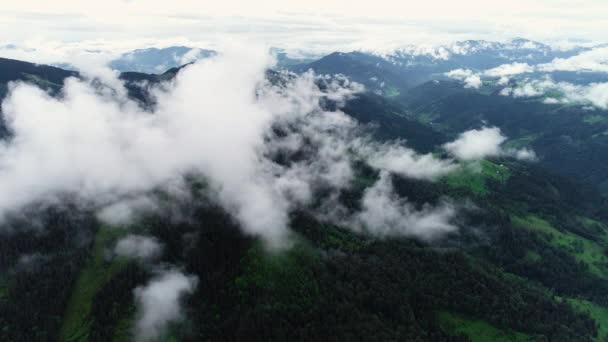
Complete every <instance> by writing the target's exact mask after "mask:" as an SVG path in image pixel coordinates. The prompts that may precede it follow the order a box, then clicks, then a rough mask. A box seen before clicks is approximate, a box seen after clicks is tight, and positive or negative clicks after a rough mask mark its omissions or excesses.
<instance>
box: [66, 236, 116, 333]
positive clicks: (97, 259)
mask: <svg viewBox="0 0 608 342" xmlns="http://www.w3.org/2000/svg"><path fill="white" fill-rule="evenodd" d="M124 234H126V230H124V229H121V228H110V227H102V228H100V229H99V231H98V232H97V235H96V236H95V242H94V244H93V250H92V251H91V255H90V259H89V261H88V262H87V264H86V265H85V266H84V268H83V269H82V271H81V272H80V275H79V276H78V279H77V280H76V284H75V286H74V289H73V290H72V295H71V297H70V299H69V301H68V306H67V309H66V312H65V315H64V317H63V324H62V326H61V331H60V333H59V340H60V341H81V340H86V339H87V336H88V333H89V330H88V329H89V324H90V321H89V314H90V311H91V305H92V303H93V299H94V297H95V294H97V292H98V291H99V290H100V289H101V288H102V287H103V286H104V285H105V284H106V283H107V282H108V281H110V280H111V279H112V277H113V276H114V275H115V274H117V273H118V272H120V270H122V269H123V268H124V267H125V266H126V265H127V263H128V261H127V260H125V259H112V260H111V261H107V260H106V257H105V256H106V250H107V248H108V247H111V245H112V244H113V243H114V241H116V239H117V238H119V237H120V236H122V235H124Z"/></svg>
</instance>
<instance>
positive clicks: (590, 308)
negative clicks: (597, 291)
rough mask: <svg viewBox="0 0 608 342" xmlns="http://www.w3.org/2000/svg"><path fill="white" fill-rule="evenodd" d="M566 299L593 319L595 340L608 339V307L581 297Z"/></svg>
mask: <svg viewBox="0 0 608 342" xmlns="http://www.w3.org/2000/svg"><path fill="white" fill-rule="evenodd" d="M567 301H568V303H570V305H572V307H573V308H574V309H575V310H577V311H579V312H585V313H587V314H588V315H589V316H591V318H593V319H594V320H595V322H596V323H597V327H598V330H597V339H596V340H597V341H608V308H605V307H603V306H599V305H597V304H595V303H592V302H589V301H586V300H582V299H574V298H568V299H567Z"/></svg>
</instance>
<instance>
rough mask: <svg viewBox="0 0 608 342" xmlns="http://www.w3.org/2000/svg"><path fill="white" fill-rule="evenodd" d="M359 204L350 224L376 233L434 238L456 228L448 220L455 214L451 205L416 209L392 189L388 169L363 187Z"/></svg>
mask: <svg viewBox="0 0 608 342" xmlns="http://www.w3.org/2000/svg"><path fill="white" fill-rule="evenodd" d="M361 206H362V210H361V211H360V212H358V213H356V214H355V215H354V216H353V217H352V218H351V219H350V222H349V223H350V226H351V228H353V229H356V230H358V231H361V232H365V233H368V234H372V235H374V236H377V237H394V236H408V237H417V238H420V239H423V240H433V239H436V238H438V237H440V236H443V235H444V234H446V233H449V232H454V231H456V230H457V229H458V228H457V226H455V225H454V224H453V223H451V221H452V220H453V219H454V216H455V214H456V209H455V208H454V206H453V205H451V204H449V203H443V204H440V205H438V206H437V207H432V206H430V205H426V206H425V207H424V208H422V209H420V210H418V209H416V208H415V207H414V206H413V205H412V204H410V203H408V202H407V201H406V200H405V199H403V198H399V197H398V196H397V195H396V194H395V193H394V191H393V186H392V182H391V180H390V176H389V174H388V173H387V172H382V173H381V175H380V179H379V180H378V181H377V182H376V183H375V184H374V185H373V186H372V187H370V188H368V189H367V190H366V191H365V193H364V195H363V199H362V203H361Z"/></svg>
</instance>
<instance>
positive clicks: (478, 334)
mask: <svg viewBox="0 0 608 342" xmlns="http://www.w3.org/2000/svg"><path fill="white" fill-rule="evenodd" d="M439 324H440V325H441V327H442V329H444V330H446V331H448V332H450V333H452V334H455V335H460V334H465V335H466V336H467V337H468V338H469V339H471V341H473V342H486V341H496V342H501V341H532V338H531V337H530V336H528V335H526V334H523V333H520V332H515V331H508V330H502V329H498V328H496V327H494V326H492V325H490V324H488V323H487V322H485V321H482V320H475V319H469V318H467V317H465V316H462V315H459V314H456V313H452V312H445V311H444V312H440V313H439Z"/></svg>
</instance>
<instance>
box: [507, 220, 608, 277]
mask: <svg viewBox="0 0 608 342" xmlns="http://www.w3.org/2000/svg"><path fill="white" fill-rule="evenodd" d="M511 223H512V224H513V226H515V227H518V228H524V229H529V230H533V231H536V232H539V233H541V234H542V235H543V236H544V237H545V238H546V239H547V241H548V242H549V243H550V244H551V245H553V246H555V247H557V248H560V249H562V250H564V251H566V252H568V253H570V254H572V255H573V256H574V257H575V258H576V259H577V260H578V261H581V262H583V263H585V264H586V265H587V266H589V270H590V271H591V272H592V273H593V274H595V275H597V276H600V277H604V278H606V277H608V258H607V257H606V256H605V255H604V248H603V246H602V245H600V244H598V243H597V242H595V241H591V240H588V239H585V238H583V237H581V236H578V235H576V234H574V233H571V232H563V231H560V230H558V229H557V228H555V227H553V226H552V225H551V224H550V223H549V222H547V221H545V220H543V219H541V218H540V217H538V216H534V215H528V216H526V217H519V216H512V217H511Z"/></svg>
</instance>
